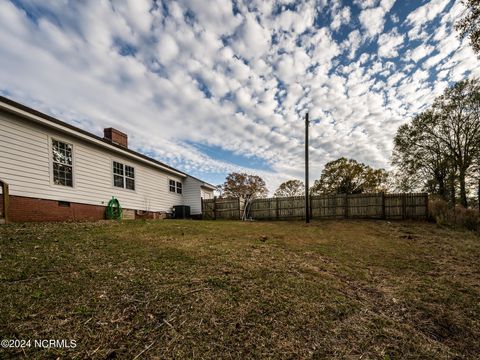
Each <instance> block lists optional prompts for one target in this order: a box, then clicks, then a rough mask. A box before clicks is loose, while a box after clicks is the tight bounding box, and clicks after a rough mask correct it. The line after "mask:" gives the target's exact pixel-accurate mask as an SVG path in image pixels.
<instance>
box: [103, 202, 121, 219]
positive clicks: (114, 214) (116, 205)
mask: <svg viewBox="0 0 480 360" xmlns="http://www.w3.org/2000/svg"><path fill="white" fill-rule="evenodd" d="M121 218H122V207H121V206H120V202H119V201H118V200H117V199H116V198H115V197H114V196H112V198H111V199H110V201H109V202H108V205H107V219H109V220H120V219H121Z"/></svg>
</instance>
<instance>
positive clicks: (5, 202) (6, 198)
mask: <svg viewBox="0 0 480 360" xmlns="http://www.w3.org/2000/svg"><path fill="white" fill-rule="evenodd" d="M0 185H1V186H2V195H3V196H2V197H3V218H4V220H5V224H8V221H9V216H8V215H9V213H10V201H9V200H10V194H9V190H8V184H7V183H6V182H4V181H1V180H0Z"/></svg>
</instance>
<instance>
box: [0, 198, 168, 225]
mask: <svg viewBox="0 0 480 360" xmlns="http://www.w3.org/2000/svg"><path fill="white" fill-rule="evenodd" d="M68 205H70V206H68ZM105 208H106V207H105V206H100V205H88V204H79V203H74V202H70V203H68V202H62V201H56V200H45V199H36V198H30V197H24V196H14V195H10V214H9V215H10V219H9V220H10V222H42V221H97V220H102V219H105ZM123 212H124V219H165V218H166V217H167V214H166V213H164V212H154V211H138V210H132V209H123ZM127 215H128V216H127ZM2 216H3V194H0V218H1V217H2Z"/></svg>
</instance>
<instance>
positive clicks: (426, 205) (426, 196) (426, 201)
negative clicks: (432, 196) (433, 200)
mask: <svg viewBox="0 0 480 360" xmlns="http://www.w3.org/2000/svg"><path fill="white" fill-rule="evenodd" d="M424 196H425V219H428V193H425V194H424Z"/></svg>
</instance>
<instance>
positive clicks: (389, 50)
mask: <svg viewBox="0 0 480 360" xmlns="http://www.w3.org/2000/svg"><path fill="white" fill-rule="evenodd" d="M404 39H405V36H404V35H399V34H398V32H397V31H396V30H394V31H391V32H389V33H388V34H382V35H380V36H379V38H378V55H379V56H381V57H387V58H392V57H396V56H398V48H399V46H400V45H402V44H403V41H404Z"/></svg>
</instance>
